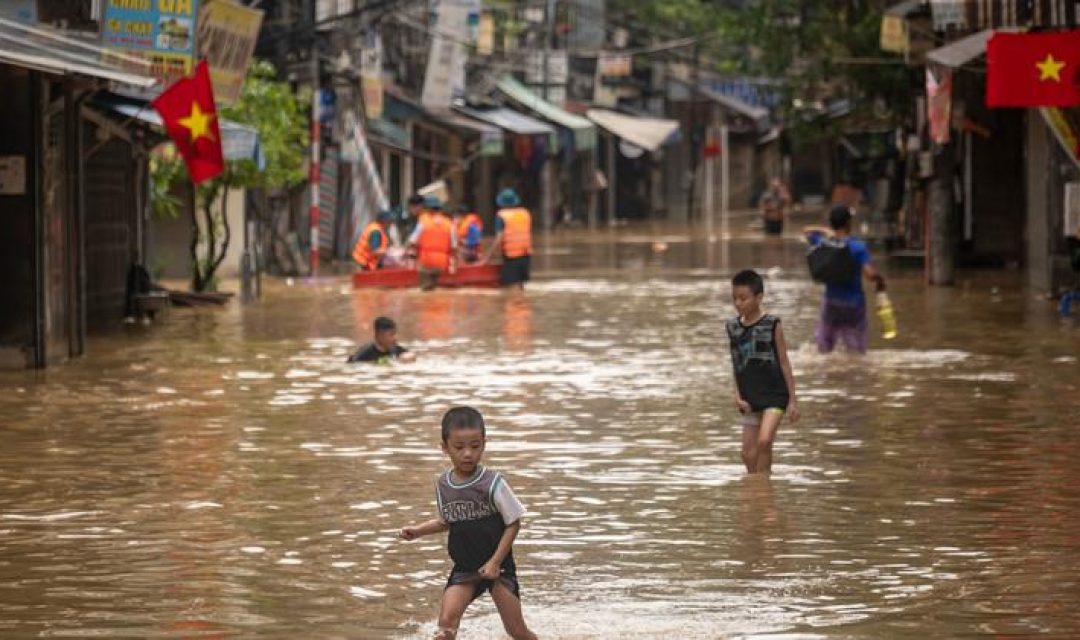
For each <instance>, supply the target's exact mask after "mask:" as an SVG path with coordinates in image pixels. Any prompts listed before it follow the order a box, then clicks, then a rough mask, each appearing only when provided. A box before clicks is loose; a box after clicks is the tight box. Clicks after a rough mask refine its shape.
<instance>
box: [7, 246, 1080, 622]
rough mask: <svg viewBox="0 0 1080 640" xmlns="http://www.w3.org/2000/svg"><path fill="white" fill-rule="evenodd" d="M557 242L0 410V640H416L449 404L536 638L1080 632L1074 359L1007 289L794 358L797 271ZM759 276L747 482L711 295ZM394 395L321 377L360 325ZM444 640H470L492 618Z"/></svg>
mask: <svg viewBox="0 0 1080 640" xmlns="http://www.w3.org/2000/svg"><path fill="white" fill-rule="evenodd" d="M685 240H686V238H685V237H683V236H680V235H677V234H676V235H673V236H670V237H665V238H662V241H663V242H665V243H667V250H666V251H659V252H658V251H654V250H653V247H652V242H654V241H655V238H652V237H644V236H635V235H632V234H626V235H624V237H623V238H622V241H620V242H608V241H606V240H601V241H596V242H588V243H586V242H578V243H560V244H558V245H557V246H555V247H553V248H552V250H551V251H548V252H546V253H545V255H544V256H541V257H538V262H539V263H540V264H539V266H540V267H541V270H545V271H546V273H545V275H544V277H543V278H542V279H541V281H539V282H537V283H535V285H534V286H532V287H531V288H530V289H529V292H528V295H527V297H524V298H520V297H514V296H509V295H506V294H502V293H499V292H487V291H471V292H438V293H434V294H429V295H422V294H420V293H417V292H380V291H365V292H353V291H351V290H350V289H349V288H348V286H347V282H346V281H344V280H334V279H328V280H322V281H319V282H316V283H307V282H297V283H295V285H294V286H291V287H290V286H286V285H285V284H284V283H271V284H270V287H269V291H268V294H267V299H266V300H265V302H264V303H262V304H261V305H258V306H254V307H250V308H240V307H239V306H233V307H232V308H229V309H226V310H223V311H209V312H206V311H204V312H194V313H193V312H179V311H178V312H174V313H173V314H172V315H171V317H170V318H169V321H168V324H167V325H166V326H164V327H159V328H155V329H154V330H150V331H147V330H143V329H141V328H135V329H133V330H131V331H128V332H126V333H123V334H119V335H116V336H113V337H109V338H103V339H99V340H97V341H96V342H95V343H93V350H94V354H93V355H91V356H89V357H87V358H85V359H83V360H81V361H79V362H76V363H74V364H72V365H70V366H66V367H63V368H59V369H56V370H53V371H49V372H48V373H46V374H42V375H23V374H18V375H11V374H5V375H4V376H3V377H0V386H2V393H3V401H2V402H0V422H2V424H3V425H4V426H3V443H2V446H0V637H2V638H30V637H98V638H123V637H132V638H159V637H160V638H219V637H234V636H235V637H271V638H369V637H370V638H382V637H405V638H412V637H425V636H426V635H427V634H429V633H430V630H431V628H432V627H431V624H430V621H431V619H432V617H433V615H434V611H435V607H436V605H437V599H438V596H439V592H440V588H441V585H442V582H443V580H444V579H445V574H446V572H447V570H448V568H449V567H448V563H447V560H446V557H445V550H444V547H443V544H442V541H441V540H440V539H438V538H431V539H424V540H422V541H419V542H414V543H402V542H398V541H396V540H395V539H394V532H395V531H396V529H397V528H398V527H400V526H401V525H403V524H405V523H408V522H412V521H416V520H419V519H421V518H425V517H428V516H430V515H431V514H432V508H433V505H432V495H431V494H432V492H431V484H430V479H431V477H432V476H433V475H434V474H435V473H437V472H438V471H439V470H440V469H441V468H443V465H444V460H443V458H442V456H441V455H440V453H439V451H438V448H437V439H438V435H437V430H436V423H437V420H438V418H439V416H440V415H441V413H442V412H443V411H444V410H445V409H446V408H447V407H448V406H450V405H452V404H454V403H463V402H467V403H471V404H474V405H476V406H477V407H479V408H480V409H481V410H482V411H483V412H484V413H485V415H486V416H487V418H488V421H489V425H490V445H489V453H488V462H489V463H490V464H491V465H492V466H494V467H497V468H500V469H503V470H505V472H506V473H507V475H508V476H509V478H510V482H511V484H512V486H514V488H515V489H516V491H517V492H518V494H519V495H520V497H521V498H522V500H523V501H524V502H525V503H526V504H527V506H528V507H529V516H528V519H527V523H526V525H525V527H524V529H523V532H522V534H521V537H520V539H519V542H518V545H517V555H518V565H519V570H520V576H521V582H522V587H523V593H524V601H525V610H526V617H527V620H528V621H529V622H530V624H531V626H532V627H533V628H534V629H536V630H537V631H538V632H540V633H541V635H542V637H548V638H718V637H731V636H738V637H762V638H765V637H784V638H859V637H861V638H881V637H888V638H904V637H911V638H916V637H919V638H921V637H927V636H934V637H955V636H974V635H987V636H990V635H996V636H1005V635H1010V634H1014V635H1021V636H1027V635H1034V634H1038V633H1047V634H1051V635H1056V636H1059V637H1073V636H1076V635H1077V634H1078V633H1080V605H1078V597H1077V594H1078V593H1080V553H1078V552H1080V470H1078V465H1077V457H1078V454H1080V451H1078V447H1080V445H1078V444H1077V442H1078V440H1077V438H1076V429H1077V427H1078V426H1080V375H1078V372H1080V365H1078V358H1080V333H1078V332H1080V326H1077V325H1075V324H1070V323H1067V322H1062V321H1059V320H1058V319H1057V318H1055V317H1054V315H1053V308H1052V305H1050V304H1049V303H1046V302H1044V301H1041V300H1038V299H1037V298H1035V297H1034V296H1031V295H1030V294H1028V293H1026V292H1024V291H1023V290H1022V289H1020V288H1019V287H1018V286H1016V282H1015V278H1014V276H1011V275H1008V274H994V275H975V276H966V280H965V282H964V283H963V284H961V285H960V286H959V287H957V288H956V289H954V290H951V291H933V292H929V293H928V292H926V291H924V290H923V289H922V287H921V285H920V284H919V283H918V279H917V277H914V276H905V277H900V278H898V279H896V281H895V282H894V293H893V298H894V302H895V304H896V305H897V307H898V314H899V316H900V322H901V334H900V337H899V338H898V339H897V340H895V341H892V342H889V343H884V342H883V341H881V340H880V339H876V338H875V340H874V341H873V343H872V346H873V347H874V350H873V352H872V353H871V354H870V355H869V356H868V357H866V358H865V359H857V358H847V357H829V358H826V357H821V356H819V355H817V354H816V353H814V351H813V349H811V348H809V347H808V346H807V342H808V340H809V338H810V333H811V330H812V323H813V317H814V314H815V309H816V305H817V296H818V291H817V289H816V288H815V286H814V285H812V284H811V283H810V282H808V281H807V280H806V278H805V274H804V271H803V269H802V268H800V264H799V261H800V259H801V250H800V248H799V247H798V246H797V245H796V244H794V243H787V242H778V243H772V244H762V243H749V242H739V243H737V246H736V247H735V248H733V249H732V250H731V251H730V253H723V252H719V251H718V250H716V249H715V248H714V249H713V250H706V248H705V247H704V246H702V245H690V244H687V243H686V242H685ZM743 265H751V266H756V267H760V268H762V269H769V268H772V271H771V276H772V277H771V278H770V279H769V281H768V284H767V287H768V289H767V296H768V301H769V308H770V310H771V311H772V312H774V313H777V314H779V315H780V316H781V317H783V318H784V321H785V324H786V325H787V331H788V335H789V340H790V341H791V342H792V343H793V344H794V345H796V347H797V348H796V349H795V351H794V353H793V354H792V358H793V362H794V366H795V369H796V375H797V379H798V383H799V386H800V394H801V397H802V403H803V411H804V414H805V415H804V419H803V421H802V423H801V424H799V425H797V426H790V425H785V426H784V427H783V428H782V431H781V434H780V436H779V440H778V444H777V448H776V454H775V455H776V465H775V469H774V471H775V473H774V475H773V477H772V478H771V480H765V479H763V478H747V477H746V476H745V475H744V472H743V469H742V467H741V464H740V461H739V453H738V449H739V436H740V433H739V427H738V426H737V416H736V414H735V412H734V410H733V407H732V406H731V404H732V403H731V401H730V398H731V396H732V382H731V377H730V363H729V360H728V356H727V353H726V351H725V349H724V347H723V344H722V341H723V329H722V324H721V319H722V318H724V317H726V316H728V315H729V314H730V313H731V310H730V305H729V303H728V301H727V296H728V289H727V286H726V285H725V284H724V276H725V275H727V274H729V273H730V272H731V270H732V269H734V268H736V267H741V266H743ZM379 313H387V314H390V315H393V316H395V317H396V318H398V319H399V321H400V324H401V336H402V341H403V342H404V343H405V344H406V345H407V346H410V347H412V348H414V349H416V350H417V351H420V352H422V354H423V357H422V358H421V359H420V361H419V362H418V363H416V364H413V365H401V366H394V367H385V368H379V367H367V368H364V367H356V366H347V365H345V364H343V361H344V359H345V356H346V355H347V354H348V353H349V351H350V349H351V348H352V347H353V345H354V344H355V343H357V342H358V341H361V340H364V339H366V337H367V334H368V329H367V327H368V326H369V324H370V322H371V320H372V318H373V317H374V316H375V315H376V314H379ZM461 637H463V638H498V637H501V635H500V625H499V622H498V618H497V616H496V615H494V613H493V609H492V607H491V605H490V604H489V603H488V602H487V601H486V600H484V601H482V602H481V603H479V604H478V606H476V607H474V609H473V610H471V611H470V613H469V615H468V617H467V619H466V621H465V624H464V626H463V634H462V636H461Z"/></svg>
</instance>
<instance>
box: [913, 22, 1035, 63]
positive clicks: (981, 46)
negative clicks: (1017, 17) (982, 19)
mask: <svg viewBox="0 0 1080 640" xmlns="http://www.w3.org/2000/svg"><path fill="white" fill-rule="evenodd" d="M998 31H1015V29H998ZM993 35H994V29H984V30H982V31H980V32H978V33H973V34H971V35H970V36H967V37H966V38H961V39H959V40H956V41H954V42H950V43H949V44H947V45H945V46H943V47H938V48H937V49H933V50H931V51H928V52H927V53H926V61H927V62H936V63H937V64H940V65H944V66H946V67H952V68H954V69H956V68H959V67H962V66H964V65H965V64H968V63H969V62H971V61H972V60H974V59H975V58H978V57H979V56H981V55H983V54H984V53H986V43H987V42H989V41H990V37H991V36H993Z"/></svg>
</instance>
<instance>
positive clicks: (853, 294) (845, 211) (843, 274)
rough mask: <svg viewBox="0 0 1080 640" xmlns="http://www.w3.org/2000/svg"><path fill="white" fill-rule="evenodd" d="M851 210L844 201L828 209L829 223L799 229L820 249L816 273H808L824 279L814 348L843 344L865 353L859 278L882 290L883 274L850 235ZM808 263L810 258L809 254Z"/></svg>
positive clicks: (863, 245) (865, 328)
mask: <svg viewBox="0 0 1080 640" xmlns="http://www.w3.org/2000/svg"><path fill="white" fill-rule="evenodd" d="M854 215H855V214H854V212H853V211H852V209H851V208H850V207H847V206H845V205H836V206H834V207H833V208H832V209H831V210H830V211H829V226H828V227H822V226H809V227H806V228H805V229H804V230H803V233H804V234H806V239H807V241H809V243H810V245H811V247H814V248H815V249H814V251H819V250H820V256H819V258H820V260H818V261H817V263H816V264H818V265H819V267H820V272H819V273H814V272H813V269H812V271H811V275H813V276H814V278H815V280H819V281H822V282H824V283H825V297H824V298H823V299H822V301H821V315H820V317H819V318H818V324H817V328H816V330H815V332H814V339H815V341H816V342H817V346H818V351H820V352H821V353H831V352H832V351H833V350H834V349H836V347H837V345H841V344H842V345H844V346H845V347H847V349H848V350H850V351H854V352H856V353H866V349H867V343H868V340H869V335H868V334H869V325H868V322H867V312H866V294H865V293H864V292H863V284H862V280H863V278H864V277H865V278H867V279H869V280H871V281H873V282H874V287H875V290H876V291H877V292H878V293H884V292H885V278H884V276H882V275H881V273H880V272H878V270H877V269H876V268H875V267H874V264H873V262H872V259H871V256H870V249H869V248H868V247H867V246H866V243H865V242H863V241H862V240H860V239H858V238H855V237H853V236H852V235H851V222H852V218H853V217H854ZM811 262H812V267H813V266H814V264H815V263H814V260H813V258H812V261H811Z"/></svg>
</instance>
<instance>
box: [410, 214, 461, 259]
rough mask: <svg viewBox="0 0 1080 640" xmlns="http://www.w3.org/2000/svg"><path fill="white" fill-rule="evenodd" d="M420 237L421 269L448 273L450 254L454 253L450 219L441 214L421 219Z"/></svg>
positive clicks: (418, 242)
mask: <svg viewBox="0 0 1080 640" xmlns="http://www.w3.org/2000/svg"><path fill="white" fill-rule="evenodd" d="M420 224H421V225H423V227H421V229H420V237H419V238H417V241H416V248H417V251H418V252H419V255H418V256H417V262H419V263H420V266H421V267H426V268H428V269H438V270H439V271H446V270H447V269H449V268H450V254H451V252H452V251H453V248H452V247H453V240H452V237H453V229H454V226H453V224H451V222H450V218H447V217H446V216H444V215H440V214H429V215H428V216H426V217H421V218H420Z"/></svg>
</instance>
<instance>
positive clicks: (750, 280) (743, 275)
mask: <svg viewBox="0 0 1080 640" xmlns="http://www.w3.org/2000/svg"><path fill="white" fill-rule="evenodd" d="M731 286H733V287H750V291H751V292H753V294H754V295H755V296H759V295H761V294H763V293H765V280H764V279H762V277H761V275H760V274H758V272H757V271H754V270H753V269H743V270H742V271H740V272H738V273H736V274H735V277H734V278H732V279H731Z"/></svg>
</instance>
